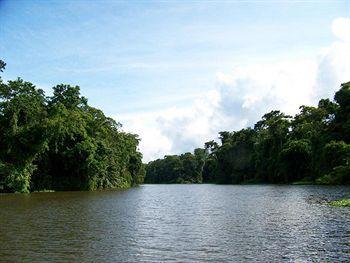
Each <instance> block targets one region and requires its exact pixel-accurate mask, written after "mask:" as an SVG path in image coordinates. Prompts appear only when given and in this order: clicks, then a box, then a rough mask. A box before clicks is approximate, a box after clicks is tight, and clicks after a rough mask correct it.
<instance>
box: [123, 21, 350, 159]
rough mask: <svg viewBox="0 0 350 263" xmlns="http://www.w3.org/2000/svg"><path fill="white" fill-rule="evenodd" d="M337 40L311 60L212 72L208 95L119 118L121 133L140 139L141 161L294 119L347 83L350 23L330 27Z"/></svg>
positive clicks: (349, 59) (191, 148)
mask: <svg viewBox="0 0 350 263" xmlns="http://www.w3.org/2000/svg"><path fill="white" fill-rule="evenodd" d="M332 31H333V33H334V35H335V36H336V37H337V40H336V41H335V42H334V43H332V45H330V46H329V47H327V48H325V49H323V50H320V52H319V55H318V56H317V57H316V58H314V59H305V60H294V61H283V62H280V63H273V64H272V63H270V64H264V65H263V64H259V65H251V66H246V67H237V68H235V69H233V70H232V71H230V72H226V73H224V72H217V74H216V78H217V83H216V86H215V87H214V89H213V90H211V91H209V92H207V93H206V94H204V95H199V96H198V98H197V99H195V100H194V102H193V105H192V106H190V107H188V108H177V107H172V108H169V109H165V110H162V111H158V112H150V113H141V114H132V115H130V116H121V118H119V119H118V120H120V121H121V122H122V123H124V126H125V129H126V130H128V131H132V132H135V133H138V134H139V135H140V137H141V138H142V142H141V144H140V149H141V151H142V152H143V154H144V161H149V160H152V159H154V158H159V157H163V155H164V154H173V153H181V152H184V151H191V150H193V149H194V148H195V147H201V146H203V144H204V142H205V141H208V140H211V139H215V138H216V137H217V133H218V132H219V131H222V130H230V131H232V130H238V129H241V128H244V127H247V126H249V125H252V124H254V123H255V122H256V121H257V120H259V119H260V117H261V116H262V115H263V114H264V113H266V112H268V111H271V110H273V109H279V110H281V111H283V112H285V113H287V114H295V113H296V112H297V111H298V107H299V106H300V105H303V104H316V103H317V101H318V100H319V99H320V98H327V97H329V98H332V96H333V95H334V92H335V91H336V90H338V89H339V86H340V84H341V83H343V82H346V81H349V80H350V19H348V18H338V19H335V20H334V21H333V23H332Z"/></svg>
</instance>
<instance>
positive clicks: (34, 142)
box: [0, 60, 145, 192]
mask: <svg viewBox="0 0 350 263" xmlns="http://www.w3.org/2000/svg"><path fill="white" fill-rule="evenodd" d="M5 66H6V64H5V63H4V62H3V61H1V60H0V73H1V72H2V71H3V70H4V68H5ZM138 143H139V138H138V136H137V135H134V134H130V133H126V132H123V131H121V124H120V123H118V122H116V121H115V120H113V119H112V118H108V117H106V116H105V115H104V114H103V112H102V111H101V110H99V109H96V108H93V107H91V106H89V105H88V102H87V99H86V98H84V97H82V96H81V95H80V89H79V87H78V86H70V85H64V84H60V85H57V86H55V87H54V88H53V95H52V96H49V97H47V96H45V93H44V91H43V90H41V89H37V88H36V87H35V86H34V85H33V84H32V83H30V82H26V81H24V80H22V79H20V78H18V79H16V80H13V81H8V82H6V83H5V82H4V81H3V80H2V79H1V77H0V192H29V191H41V190H48V189H49V190H95V189H103V188H125V187H129V186H132V185H135V184H139V183H141V182H142V181H143V177H144V173H145V168H144V165H143V164H142V155H141V153H140V152H139V151H138Z"/></svg>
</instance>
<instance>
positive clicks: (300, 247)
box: [0, 185, 350, 262]
mask: <svg viewBox="0 0 350 263" xmlns="http://www.w3.org/2000/svg"><path fill="white" fill-rule="evenodd" d="M349 194H350V188H348V187H320V186H268V185H266V186H222V185H144V186H141V187H137V188H133V189H129V190H125V191H103V192H64V193H63V192H62V193H40V194H39V193H38V194H30V195H15V194H6V195H0V213H1V216H0V256H1V257H0V261H2V260H3V261H43V262H47V261H56V262H57V261H87V262H95V261H104V262H106V261H107V262H108V261H109V262H116V261H118V262H140V261H141V262H147V261H149V262H157V261H161V262H164V261H174V260H177V261H180V262H192V261H196V262H198V261H201V262H205V261H207V262H213V261H215V262H217V261H235V262H246V261H264V262H266V261H269V262H271V261H274V262H280V261H293V262H294V261H301V262H303V261H328V262H334V261H349V260H350V231H349V223H350V209H347V208H335V207H329V206H327V205H325V204H323V203H322V200H327V199H330V198H339V197H344V196H346V195H349Z"/></svg>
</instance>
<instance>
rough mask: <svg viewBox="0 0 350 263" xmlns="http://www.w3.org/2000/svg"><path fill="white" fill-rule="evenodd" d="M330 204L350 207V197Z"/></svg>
mask: <svg viewBox="0 0 350 263" xmlns="http://www.w3.org/2000/svg"><path fill="white" fill-rule="evenodd" d="M330 205H332V206H338V207H350V199H341V200H336V201H332V202H330Z"/></svg>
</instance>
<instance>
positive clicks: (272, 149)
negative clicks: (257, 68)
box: [145, 82, 350, 184]
mask: <svg viewBox="0 0 350 263" xmlns="http://www.w3.org/2000/svg"><path fill="white" fill-rule="evenodd" d="M219 138H220V141H221V142H220V143H217V142H215V141H210V142H206V143H205V146H204V148H203V149H195V150H194V153H193V154H192V153H185V154H182V155H180V156H178V155H170V156H165V157H164V159H158V160H155V161H152V162H150V163H148V165H147V168H146V178H145V182H146V183H222V184H239V183H293V182H299V183H318V184H350V82H348V83H344V84H342V85H341V88H340V90H339V91H338V92H336V94H335V96H334V101H330V100H329V99H322V100H320V101H319V103H318V106H317V107H310V106H301V107H300V113H298V114H297V115H295V116H294V118H293V117H291V116H287V115H285V114H284V113H282V112H280V111H271V112H269V113H267V114H265V115H264V116H263V117H262V119H261V120H260V121H258V122H257V123H256V124H255V125H254V127H253V128H247V129H242V130H240V131H234V132H228V131H223V132H220V133H219Z"/></svg>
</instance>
